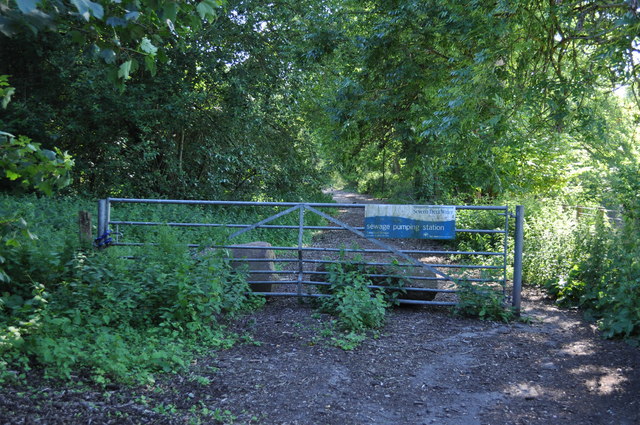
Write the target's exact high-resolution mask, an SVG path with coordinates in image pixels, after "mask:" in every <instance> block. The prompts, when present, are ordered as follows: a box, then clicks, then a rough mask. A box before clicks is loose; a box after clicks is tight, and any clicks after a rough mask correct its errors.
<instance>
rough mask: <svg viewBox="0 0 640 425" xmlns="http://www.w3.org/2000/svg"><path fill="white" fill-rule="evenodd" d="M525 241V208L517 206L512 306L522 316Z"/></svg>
mask: <svg viewBox="0 0 640 425" xmlns="http://www.w3.org/2000/svg"><path fill="white" fill-rule="evenodd" d="M523 240H524V206H522V205H517V206H516V227H515V243H514V253H513V296H512V306H513V309H514V311H515V313H516V314H517V315H518V316H519V315H520V301H521V293H522V245H523Z"/></svg>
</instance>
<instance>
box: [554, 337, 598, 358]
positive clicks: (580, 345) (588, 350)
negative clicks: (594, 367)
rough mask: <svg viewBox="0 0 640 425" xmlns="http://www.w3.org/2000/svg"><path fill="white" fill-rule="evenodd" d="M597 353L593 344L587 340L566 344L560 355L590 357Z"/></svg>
mask: <svg viewBox="0 0 640 425" xmlns="http://www.w3.org/2000/svg"><path fill="white" fill-rule="evenodd" d="M595 352H596V350H595V346H594V344H593V342H591V341H586V340H581V341H573V342H571V343H570V344H565V345H564V346H563V347H562V349H560V353H562V354H566V355H570V356H589V355H592V354H595Z"/></svg>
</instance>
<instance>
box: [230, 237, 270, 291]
mask: <svg viewBox="0 0 640 425" xmlns="http://www.w3.org/2000/svg"><path fill="white" fill-rule="evenodd" d="M246 247H250V248H246ZM270 247H271V244H270V243H268V242H250V243H246V244H241V245H234V246H233V247H232V248H231V256H232V257H233V258H234V260H233V261H232V262H231V266H232V267H233V268H234V269H241V268H243V267H247V270H248V271H249V274H248V276H247V281H248V282H249V286H250V287H251V290H252V291H253V292H271V288H272V284H271V283H251V282H255V281H262V282H265V281H269V282H272V281H275V280H277V278H276V276H275V275H273V274H270V273H255V272H264V271H275V267H274V266H273V261H271V260H274V259H275V258H276V255H275V253H274V252H273V250H272V249H269V248H270ZM242 259H250V260H264V261H243V260H242Z"/></svg>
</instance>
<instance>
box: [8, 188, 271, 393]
mask: <svg viewBox="0 0 640 425" xmlns="http://www.w3.org/2000/svg"><path fill="white" fill-rule="evenodd" d="M11 201H12V199H11V198H5V199H3V207H6V208H12V209H14V210H20V209H22V211H18V212H19V213H23V214H24V216H25V217H26V218H27V220H28V221H29V222H30V223H32V227H30V231H31V232H33V233H36V234H39V235H45V237H40V238H37V239H34V238H31V237H27V236H23V235H21V234H18V235H16V236H15V237H14V241H15V243H12V244H8V245H7V244H5V245H3V246H2V247H1V250H2V251H1V255H2V256H3V257H4V258H5V263H4V270H5V273H6V276H7V277H8V278H9V279H5V281H4V282H2V284H1V286H0V295H1V297H0V322H1V323H3V326H2V328H1V332H2V333H1V334H0V352H1V353H2V364H0V371H1V373H0V375H1V376H2V377H3V379H10V378H11V377H12V376H13V375H12V374H13V371H15V370H28V369H29V368H31V367H33V366H35V365H38V366H39V367H42V368H44V370H45V372H46V374H47V375H48V376H54V377H63V378H72V377H73V378H76V379H78V378H79V379H84V380H86V379H90V380H93V381H95V382H97V383H102V384H104V383H106V382H109V381H111V380H118V381H124V382H131V383H134V382H135V383H143V382H149V381H152V380H153V375H154V373H156V372H159V371H163V372H175V371H179V370H184V369H185V368H186V367H187V366H188V365H189V361H190V358H191V357H192V356H193V355H194V354H197V353H198V352H201V351H202V350H206V349H209V348H210V347H227V346H230V345H232V344H233V343H234V342H235V341H236V340H238V339H239V337H238V336H234V335H232V334H229V333H228V332H225V330H224V326H223V325H222V324H221V320H222V319H223V318H224V317H225V316H229V315H233V314H236V313H238V312H241V311H243V310H246V309H249V308H251V307H252V306H256V305H259V303H260V300H259V299H253V298H247V296H246V295H245V294H246V293H247V291H248V285H247V284H246V282H245V281H244V278H243V276H242V275H241V274H238V273H236V272H234V271H232V269H231V267H230V263H229V260H228V258H226V257H225V256H224V252H223V251H217V252H205V253H200V254H197V255H195V254H194V252H192V251H190V250H188V249H187V248H186V247H185V244H184V243H183V242H182V241H180V240H179V238H178V236H177V235H176V234H175V233H174V232H172V231H171V229H168V228H163V229H160V230H159V231H158V232H157V234H156V235H155V242H156V243H157V244H156V245H153V246H149V247H147V248H146V249H145V250H144V251H142V252H140V253H139V254H138V255H139V257H138V259H137V260H127V259H123V258H122V257H121V253H118V252H117V251H115V250H107V251H104V252H93V251H82V250H79V249H78V246H77V241H76V239H77V236H76V234H75V229H73V224H72V223H73V215H74V211H77V208H78V206H79V205H78V204H77V203H74V202H73V201H66V202H65V201H53V200H50V201H48V202H42V201H43V200H38V199H35V198H22V199H20V201H19V202H15V201H14V203H13V204H12V202H11ZM3 212H4V211H3ZM16 367H18V369H16Z"/></svg>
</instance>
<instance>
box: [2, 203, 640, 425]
mask: <svg viewBox="0 0 640 425" xmlns="http://www.w3.org/2000/svg"><path fill="white" fill-rule="evenodd" d="M334 195H335V196H336V197H337V198H338V200H339V201H345V200H349V201H353V202H356V201H357V202H364V201H367V199H366V198H362V197H360V195H354V194H347V193H342V192H337V193H335V194H334ZM369 201H370V200H369ZM345 217H346V216H343V218H345ZM326 237H327V236H326V235H322V236H321V237H320V239H316V243H318V241H319V240H322V239H323V238H324V240H325V242H323V243H329V242H330V243H336V241H335V240H330V241H329V242H327V240H326ZM523 314H524V315H525V316H527V317H529V318H530V319H531V323H519V322H517V323H511V324H503V323H495V322H483V321H479V320H475V319H466V318H460V317H454V316H452V315H451V313H450V310H449V309H447V308H444V307H420V308H416V307H413V308H398V309H394V310H392V311H390V312H389V314H388V318H387V321H386V325H385V327H384V328H383V329H382V331H381V332H380V333H379V334H378V335H373V336H372V337H370V338H368V339H367V340H365V341H364V342H362V343H361V344H360V345H359V346H358V347H357V348H355V349H353V350H350V351H345V350H343V349H341V348H337V347H335V346H333V345H332V341H331V338H332V337H334V338H335V337H339V334H337V333H335V331H334V332H333V333H332V332H331V331H329V329H330V325H329V324H330V318H329V317H327V316H326V315H320V314H318V313H315V310H314V308H313V306H311V305H310V304H308V303H300V302H298V301H297V300H296V299H295V298H278V299H275V300H273V301H270V302H268V303H267V304H266V305H265V306H264V307H263V308H262V309H260V310H259V311H257V312H254V313H252V314H251V315H248V316H245V317H242V318H240V319H239V320H237V321H235V322H233V323H231V324H230V326H231V328H232V329H234V330H235V331H237V332H240V333H243V334H248V335H251V338H247V340H248V342H247V343H243V344H238V345H236V346H235V347H233V348H231V349H229V350H225V351H217V352H212V353H211V355H210V356H207V357H204V358H201V359H200V360H199V361H198V362H197V363H195V364H194V365H193V366H192V368H191V370H190V371H189V372H188V373H182V374H175V375H169V376H166V377H164V378H161V379H160V380H159V382H158V383H157V384H156V385H154V386H150V387H141V388H130V387H125V386H117V385H114V386H110V387H107V388H106V389H93V388H87V387H86V386H84V387H74V386H73V385H70V384H56V383H52V382H50V381H46V380H43V379H41V378H38V374H37V373H34V374H33V379H31V380H30V381H29V383H28V385H20V386H8V387H5V388H2V389H0V424H4V423H7V424H20V423H23V424H41V423H51V424H67V423H76V424H102V423H114V424H115V423H158V424H178V423H180V424H182V423H236V424H249V423H251V424H265V425H267V424H328V425H343V424H363V425H364V424H380V425H382V424H390V425H391V424H393V425H414V424H416V425H418V424H444V425H458V424H460V425H462V424H465V425H466V424H471V425H473V424H545V425H548V424H551V423H553V424H616V425H618V424H620V425H623V424H640V397H639V396H638V394H640V350H638V349H637V348H633V347H630V346H628V345H626V344H625V343H623V342H620V341H608V340H603V339H602V338H601V337H600V335H599V334H598V331H597V329H596V326H595V325H594V324H592V323H588V322H586V321H584V320H583V319H582V318H581V316H580V313H579V312H577V311H568V310H560V309H558V308H557V307H555V306H554V305H553V303H552V302H551V301H550V300H548V299H547V298H545V296H544V294H542V293H541V292H539V291H537V290H535V289H530V288H529V289H525V291H524V293H523ZM217 409H218V410H217Z"/></svg>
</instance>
